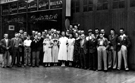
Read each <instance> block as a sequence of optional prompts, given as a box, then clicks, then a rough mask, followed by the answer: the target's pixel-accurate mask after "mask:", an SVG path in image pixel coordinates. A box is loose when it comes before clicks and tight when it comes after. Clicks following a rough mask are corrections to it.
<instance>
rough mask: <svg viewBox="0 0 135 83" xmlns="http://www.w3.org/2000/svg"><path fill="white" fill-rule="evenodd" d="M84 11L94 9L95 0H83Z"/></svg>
mask: <svg viewBox="0 0 135 83" xmlns="http://www.w3.org/2000/svg"><path fill="white" fill-rule="evenodd" d="M83 11H84V12H87V11H93V0H83Z"/></svg>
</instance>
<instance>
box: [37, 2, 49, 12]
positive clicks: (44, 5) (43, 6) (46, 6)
mask: <svg viewBox="0 0 135 83" xmlns="http://www.w3.org/2000/svg"><path fill="white" fill-rule="evenodd" d="M38 8H39V10H46V9H49V0H39V7H38Z"/></svg>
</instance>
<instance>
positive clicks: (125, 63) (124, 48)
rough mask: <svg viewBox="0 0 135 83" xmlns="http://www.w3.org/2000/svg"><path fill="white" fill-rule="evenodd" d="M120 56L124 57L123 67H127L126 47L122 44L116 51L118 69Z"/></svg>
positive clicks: (120, 60) (119, 67)
mask: <svg viewBox="0 0 135 83" xmlns="http://www.w3.org/2000/svg"><path fill="white" fill-rule="evenodd" d="M122 58H123V59H124V66H125V69H126V68H128V63H127V47H126V46H124V45H122V46H121V49H120V51H118V69H121V62H122Z"/></svg>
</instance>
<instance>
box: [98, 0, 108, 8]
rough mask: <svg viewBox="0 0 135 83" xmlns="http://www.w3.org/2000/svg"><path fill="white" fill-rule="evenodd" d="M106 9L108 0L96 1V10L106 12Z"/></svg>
mask: <svg viewBox="0 0 135 83" xmlns="http://www.w3.org/2000/svg"><path fill="white" fill-rule="evenodd" d="M106 9H108V0H98V2H97V10H106Z"/></svg>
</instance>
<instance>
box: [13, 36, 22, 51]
mask: <svg viewBox="0 0 135 83" xmlns="http://www.w3.org/2000/svg"><path fill="white" fill-rule="evenodd" d="M11 41H12V49H14V47H15V38H12V39H11ZM18 41H19V44H21V46H19V52H22V51H23V49H22V46H23V41H22V39H21V38H19V39H18Z"/></svg>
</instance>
